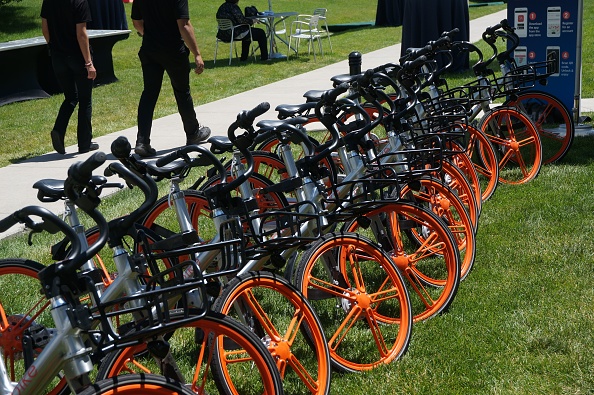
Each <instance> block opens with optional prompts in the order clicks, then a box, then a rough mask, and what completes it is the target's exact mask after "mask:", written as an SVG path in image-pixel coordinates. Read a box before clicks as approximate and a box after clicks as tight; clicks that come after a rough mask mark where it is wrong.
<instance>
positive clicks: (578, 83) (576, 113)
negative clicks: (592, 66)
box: [573, 0, 584, 125]
mask: <svg viewBox="0 0 594 395" xmlns="http://www.w3.org/2000/svg"><path fill="white" fill-rule="evenodd" d="M578 1H579V2H578V23H577V43H576V48H575V50H576V57H575V67H576V73H575V90H574V93H575V96H574V103H573V105H574V108H573V122H575V124H576V125H577V124H578V123H579V121H580V106H581V95H582V39H583V34H584V32H583V23H584V22H583V20H584V0H578Z"/></svg>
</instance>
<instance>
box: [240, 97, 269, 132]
mask: <svg viewBox="0 0 594 395" xmlns="http://www.w3.org/2000/svg"><path fill="white" fill-rule="evenodd" d="M268 110H270V103H268V102H267V101H265V102H262V103H260V104H258V105H257V106H256V107H254V108H252V109H251V110H248V111H246V112H245V113H243V116H244V119H243V121H244V122H245V123H244V122H242V124H247V125H248V126H249V125H251V124H253V123H254V121H255V120H256V117H259V116H260V115H262V114H264V113H265V112H266V111H268Z"/></svg>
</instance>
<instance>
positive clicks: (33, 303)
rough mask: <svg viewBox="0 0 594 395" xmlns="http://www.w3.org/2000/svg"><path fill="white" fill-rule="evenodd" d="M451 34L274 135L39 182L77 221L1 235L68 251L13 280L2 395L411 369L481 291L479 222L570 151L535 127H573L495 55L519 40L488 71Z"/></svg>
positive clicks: (269, 128)
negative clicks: (465, 61)
mask: <svg viewBox="0 0 594 395" xmlns="http://www.w3.org/2000/svg"><path fill="white" fill-rule="evenodd" d="M454 34H455V32H454V31H453V32H448V33H444V35H443V36H442V37H440V38H439V39H438V40H436V41H435V42H432V43H429V44H428V45H427V46H426V47H424V48H419V49H411V50H410V51H409V53H408V55H407V56H405V57H404V58H402V59H400V62H399V63H397V64H386V65H382V66H379V67H377V68H375V69H373V70H368V71H366V72H364V73H354V74H353V75H351V74H348V75H341V76H336V77H334V78H333V79H332V80H333V82H334V88H332V89H329V90H323V91H310V92H307V93H306V94H305V95H304V96H305V97H306V98H307V102H306V103H303V104H299V105H281V106H279V107H277V108H276V111H277V113H278V119H276V120H261V121H259V122H257V123H256V125H255V126H254V123H255V122H256V121H255V120H256V118H257V117H259V116H261V115H263V114H265V113H266V112H267V111H268V110H269V107H270V106H269V105H268V103H262V104H260V105H259V106H257V107H256V108H254V109H251V110H249V111H243V112H241V113H240V114H238V116H237V120H236V121H235V122H233V124H232V125H231V126H230V127H229V130H228V136H227V137H228V138H223V137H212V138H211V139H209V143H210V146H209V147H206V145H190V146H186V147H183V148H181V149H179V150H176V151H175V152H172V153H170V154H168V155H166V156H164V157H162V158H160V159H158V160H157V161H155V162H145V161H142V160H141V159H140V158H139V157H137V156H135V155H132V154H131V147H130V144H129V142H128V141H127V140H126V139H125V138H123V137H120V138H118V139H116V140H115V141H114V142H113V144H112V147H111V152H112V154H113V155H114V156H115V157H116V158H117V159H118V162H114V163H110V164H109V165H108V166H107V168H106V170H105V173H104V176H99V175H95V174H94V173H95V172H96V169H98V168H99V167H100V166H101V165H103V164H104V162H105V160H106V155H105V154H104V153H101V152H97V153H95V154H94V155H92V156H91V157H90V158H89V159H88V160H86V161H84V162H79V163H76V164H75V165H73V166H72V167H71V168H70V169H69V171H68V177H67V178H66V179H65V180H41V181H39V182H37V183H36V184H35V185H34V187H35V188H36V189H37V190H38V197H39V199H40V201H41V202H50V201H58V200H63V201H64V202H65V218H64V219H62V218H60V217H59V216H57V215H56V214H54V213H52V212H50V211H48V210H47V209H45V208H43V207H40V206H29V207H25V208H23V209H21V210H18V211H17V212H15V213H14V214H12V215H11V216H9V217H7V218H5V219H3V220H1V221H0V231H5V230H7V229H9V228H10V227H12V226H14V225H15V224H17V223H23V224H25V225H26V226H27V228H29V229H30V230H31V231H32V233H31V234H32V235H33V234H34V233H38V232H43V231H45V232H49V233H54V234H55V233H58V234H62V235H63V236H64V239H63V240H62V241H61V242H59V243H57V244H55V245H54V246H52V249H51V251H52V259H53V260H54V261H55V263H54V264H51V265H48V266H46V265H43V264H41V263H38V262H35V261H33V260H28V259H20V258H19V259H7V258H5V259H2V260H0V287H1V288H0V289H2V291H1V294H0V302H1V304H0V319H1V321H0V348H1V350H2V354H3V358H0V395H3V394H12V393H18V394H39V393H40V391H42V390H41V389H45V391H46V392H47V393H51V394H58V393H63V392H66V391H68V390H70V391H71V392H73V393H81V394H108V393H116V392H117V393H121V394H127V393H130V394H139V393H153V392H155V393H162V394H173V393H179V394H194V393H200V394H206V393H213V392H217V391H218V392H220V393H223V394H263V393H265V394H269V395H270V394H282V393H287V394H304V393H312V394H328V393H329V392H330V384H331V373H332V371H333V370H339V371H342V372H358V371H364V370H369V369H373V368H375V367H377V366H380V365H383V364H387V363H390V362H392V361H394V360H397V359H398V358H400V357H401V356H402V355H403V354H404V353H405V352H406V350H407V348H408V346H409V342H410V339H411V333H412V328H413V323H415V322H419V321H422V320H426V319H429V318H431V317H435V316H436V315H439V314H441V313H443V312H444V311H446V310H447V308H448V307H449V306H450V305H451V303H452V302H453V300H454V297H455V295H456V292H457V290H458V287H459V284H460V281H461V280H463V279H465V278H466V277H467V276H468V274H469V272H470V271H471V269H472V267H473V264H474V257H475V248H476V240H475V236H476V230H477V227H478V221H479V215H480V212H481V208H482V203H483V201H485V200H486V199H488V198H489V197H490V196H491V195H492V194H493V192H494V191H495V189H496V186H497V185H498V183H499V182H507V183H524V182H527V181H529V180H531V179H533V178H534V177H536V175H537V174H538V171H539V169H540V166H541V164H542V163H543V161H544V162H545V163H546V162H551V161H554V160H558V159H559V158H561V157H562V156H563V155H564V154H565V153H566V152H567V150H568V149H569V146H570V144H571V137H572V133H569V130H568V132H567V135H571V137H566V136H561V138H560V137H559V134H555V135H554V137H555V138H552V137H551V139H552V140H554V142H555V144H549V143H546V142H545V146H546V148H544V149H543V145H542V142H541V140H542V141H547V139H549V137H550V136H549V135H548V134H547V133H548V132H547V130H549V129H550V121H549V120H550V116H543V117H539V118H537V119H536V122H534V121H533V120H532V119H531V117H530V116H529V115H528V114H526V113H525V112H524V109H523V108H524V106H526V105H527V104H531V103H532V100H533V99H534V100H536V99H538V100H545V101H546V103H547V105H548V107H547V108H548V110H549V111H548V112H549V113H550V107H551V106H552V107H553V109H554V110H555V111H557V110H558V107H556V106H560V107H559V108H563V109H564V107H563V106H562V104H561V103H560V102H559V101H558V100H556V99H555V98H553V97H552V96H550V95H548V94H545V93H538V92H537V93H534V92H531V93H527V92H525V91H524V90H525V88H526V87H527V86H529V85H531V84H534V82H535V81H539V80H540V79H544V78H546V75H547V74H550V73H551V72H552V70H550V64H537V65H530V66H526V67H517V66H516V65H515V62H513V58H511V56H510V54H511V53H512V51H513V48H512V49H511V50H508V51H505V52H502V53H498V52H497V47H496V45H495V44H496V41H497V39H498V38H505V39H507V40H515V41H512V42H514V43H516V45H517V42H518V40H517V36H516V35H515V34H514V33H513V29H512V28H510V27H509V26H508V24H507V22H506V21H502V23H501V24H498V25H497V26H495V27H492V28H488V29H487V30H486V31H485V33H484V35H483V38H484V40H485V42H487V43H488V44H489V45H491V47H492V48H493V49H494V54H493V56H492V57H491V58H490V59H488V60H484V59H483V57H482V54H481V52H480V50H479V49H478V48H477V47H476V46H475V45H473V44H470V43H467V42H456V41H453V39H452V37H453V36H454ZM512 47H513V46H512ZM452 51H454V52H455V51H466V52H476V53H477V54H478V57H479V61H478V62H477V63H476V64H475V65H474V67H473V69H474V71H475V74H476V76H477V79H476V81H474V82H473V83H470V84H468V85H463V86H458V87H455V88H450V87H448V85H447V83H446V81H445V79H443V77H442V74H443V72H444V71H445V69H446V68H447V67H443V68H441V69H436V67H435V64H436V61H435V59H436V56H446V57H451V56H453V55H452V53H454V52H452ZM495 59H497V60H498V61H499V62H500V63H501V64H502V65H505V66H506V67H508V69H505V72H504V74H502V76H500V77H496V76H495V74H494V72H493V71H492V70H491V69H490V68H489V67H488V66H489V64H490V63H491V62H492V61H493V60H495ZM543 70H544V71H543ZM498 97H505V103H503V104H502V105H498V106H495V107H493V108H491V107H492V103H493V100H494V99H495V98H498ZM539 114H540V112H539ZM564 115H565V114H564ZM479 116H480V120H479ZM477 121H478V122H477ZM564 121H565V122H566V125H567V127H568V128H569V127H573V126H572V125H573V124H572V123H571V118H570V117H569V116H568V117H567V118H566V119H565V120H564ZM320 124H321V125H322V126H323V130H322V131H317V132H313V133H312V132H311V130H310V131H306V130H307V129H313V126H314V125H320ZM557 126H559V125H557ZM571 132H573V131H571ZM551 136H552V135H551ZM553 151H555V153H554V154H553V153H552V152H553ZM226 156H230V159H227V158H226ZM195 168H199V170H194V169H195ZM197 171H198V172H200V174H201V175H200V176H196V175H195V173H196V172H197ZM111 176H118V177H120V178H121V179H123V180H124V182H125V184H126V185H128V186H129V187H130V188H131V189H132V190H131V191H129V192H128V193H130V194H131V195H138V193H136V191H140V192H141V193H142V197H141V202H140V203H139V204H138V205H136V206H135V209H134V210H133V211H132V212H130V213H128V214H126V215H124V216H122V217H118V218H115V219H111V220H107V219H106V218H105V216H104V214H103V213H102V212H101V210H100V209H99V205H100V203H101V201H102V198H101V193H102V192H103V190H104V189H106V188H113V187H120V188H121V187H123V185H122V184H120V183H119V182H115V183H114V182H108V177H111ZM194 179H196V181H195V182H193V184H192V186H191V187H190V188H189V189H184V188H183V187H182V185H183V183H184V182H186V181H189V180H192V181H193V180H194ZM161 181H166V182H167V185H168V188H169V192H168V193H167V194H166V196H163V197H161V198H159V194H160V193H159V182H161ZM89 222H91V225H95V226H88V225H89ZM84 224H86V226H85V225H84ZM30 240H31V238H30ZM105 246H108V247H109V249H110V250H111V253H109V252H108V250H107V248H105V249H104V247H105ZM8 290H10V291H8ZM40 291H41V292H40Z"/></svg>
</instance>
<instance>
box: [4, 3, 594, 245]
mask: <svg viewBox="0 0 594 395" xmlns="http://www.w3.org/2000/svg"><path fill="white" fill-rule="evenodd" d="M506 12H507V11H505V10H504V11H501V12H497V13H494V14H491V15H488V16H485V17H482V18H479V19H475V20H472V21H471V22H470V33H471V37H470V38H471V41H473V42H475V41H479V40H480V38H481V36H480V35H481V33H482V32H483V30H484V27H485V26H492V25H495V24H497V23H499V22H500V21H501V20H502V19H504V18H505V17H506ZM399 55H400V44H397V45H393V46H390V47H387V48H383V49H381V50H377V51H373V52H370V53H366V54H363V65H362V68H363V70H365V69H368V68H371V67H375V66H378V65H381V64H384V63H388V62H394V61H396V60H397V58H398V57H399ZM348 71H349V66H348V60H344V61H342V62H339V63H336V64H332V65H329V66H326V67H323V68H320V69H317V70H314V71H310V72H308V73H304V74H301V75H297V76H295V77H291V78H288V79H286V80H283V81H280V82H276V83H273V84H269V85H265V86H262V87H259V88H256V89H253V90H251V91H247V92H244V93H241V94H238V95H235V96H231V97H228V98H225V99H221V100H217V101H215V102H212V103H208V104H204V105H200V106H198V107H197V108H196V112H197V114H198V118H199V120H200V122H201V123H204V124H205V125H208V126H209V127H210V128H211V129H212V131H213V135H225V134H226V130H227V128H228V126H229V125H230V124H231V122H233V121H234V120H235V118H236V116H237V113H238V112H240V111H242V110H246V109H251V108H253V107H255V106H256V105H257V104H259V103H260V102H262V101H268V102H269V103H270V105H271V108H272V109H274V108H275V107H276V106H277V105H279V104H287V103H289V104H296V103H301V102H303V97H302V95H303V93H304V92H306V91H307V90H310V89H327V88H328V89H329V88H331V87H332V85H331V82H330V78H331V77H332V76H334V75H337V74H344V73H348ZM582 111H584V112H585V111H594V101H593V102H591V103H590V102H587V103H585V104H583V105H582ZM263 117H267V118H275V114H274V112H273V111H272V110H270V111H268V112H267V113H266V114H265V115H264V116H263ZM122 135H123V136H126V137H127V138H128V139H129V140H130V141H131V143H134V141H135V138H136V127H133V128H129V129H126V130H121V131H118V132H115V133H112V134H109V135H106V136H102V137H99V138H96V139H94V140H95V141H97V142H98V143H99V146H100V149H101V150H103V151H104V152H106V153H108V152H109V147H110V145H111V142H112V141H113V140H114V139H115V138H116V137H118V136H122ZM48 139H49V135H48ZM151 140H152V141H151V144H152V145H153V146H154V147H155V148H156V149H157V150H158V153H159V154H162V153H165V152H168V151H170V150H172V149H174V148H177V147H179V146H181V145H183V144H185V135H184V133H183V129H182V124H181V120H180V117H179V115H178V114H173V115H170V116H167V117H164V118H160V119H157V120H155V121H154V122H153V132H152V136H151ZM76 151H77V147H76V145H74V146H70V147H67V148H66V152H67V154H66V155H59V154H57V153H55V152H52V153H48V154H45V155H42V156H39V157H36V158H32V159H29V160H26V161H24V162H21V163H18V164H14V165H10V166H7V167H4V168H0V185H3V186H4V188H2V189H0V218H4V217H5V216H7V215H9V214H11V213H12V212H14V211H15V210H18V209H19V208H22V207H24V206H27V205H34V204H39V201H38V200H37V199H36V193H35V191H34V190H33V189H32V185H33V184H34V183H35V181H37V180H40V179H44V178H65V177H66V174H67V169H68V167H69V166H70V165H71V164H73V163H75V162H76V161H80V160H83V159H85V158H86V157H88V156H89V155H90V154H82V155H78V154H77V153H76ZM110 160H114V158H113V156H111V155H109V156H108V161H110ZM98 174H99V173H98ZM45 206H46V207H47V208H48V209H50V210H53V211H54V212H62V211H63V206H62V203H61V202H57V203H53V204H46V205H45ZM18 230H19V229H18V227H16V226H15V227H13V228H12V229H11V230H10V231H8V232H5V233H2V234H0V238H2V237H6V236H7V235H9V234H12V233H15V232H16V231H18Z"/></svg>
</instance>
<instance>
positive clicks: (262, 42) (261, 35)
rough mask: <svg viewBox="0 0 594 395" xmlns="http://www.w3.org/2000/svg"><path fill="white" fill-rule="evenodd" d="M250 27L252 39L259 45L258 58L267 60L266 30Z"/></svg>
mask: <svg viewBox="0 0 594 395" xmlns="http://www.w3.org/2000/svg"><path fill="white" fill-rule="evenodd" d="M251 29H252V38H253V40H254V41H256V42H257V43H258V45H259V46H260V59H261V60H268V40H267V38H266V32H265V31H264V30H263V29H260V28H257V27H252V28H251ZM242 56H243V55H242Z"/></svg>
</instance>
